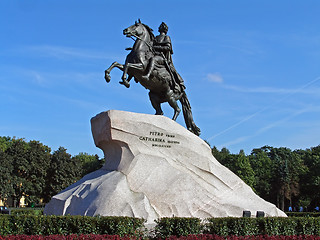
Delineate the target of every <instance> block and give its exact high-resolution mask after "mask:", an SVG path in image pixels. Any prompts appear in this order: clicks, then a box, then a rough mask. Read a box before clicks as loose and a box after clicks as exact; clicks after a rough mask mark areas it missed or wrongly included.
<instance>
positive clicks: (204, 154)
mask: <svg viewBox="0 0 320 240" xmlns="http://www.w3.org/2000/svg"><path fill="white" fill-rule="evenodd" d="M91 127H92V134H93V138H94V141H95V144H96V146H97V147H99V148H101V149H102V150H103V152H104V154H105V160H106V162H105V164H104V166H103V167H102V168H101V169H100V170H98V171H95V172H93V173H90V174H88V175H86V176H85V177H84V178H83V179H81V180H80V181H78V182H76V183H75V184H73V185H71V186H69V187H68V188H67V189H65V190H64V191H62V192H61V193H59V194H57V195H56V196H54V197H53V198H52V200H51V201H50V202H49V203H48V204H47V205H46V207H45V214H55V215H66V214H70V215H87V216H95V215H102V216H133V217H142V218H145V219H147V222H148V223H152V222H153V220H154V219H157V218H160V217H172V216H177V217H198V218H207V217H227V216H233V217H241V216H242V213H243V211H244V210H249V211H251V213H252V214H253V215H255V214H256V212H257V211H264V212H265V214H266V216H284V217H285V216H286V215H285V214H284V213H283V212H282V211H280V210H279V209H278V208H276V207H275V206H274V205H273V204H271V203H269V202H266V201H265V200H263V199H262V198H260V197H259V196H257V195H256V194H255V193H254V192H253V191H252V189H251V188H250V187H249V186H247V185H246V184H245V183H244V182H243V181H242V180H241V179H240V178H239V177H237V176H236V175H235V174H234V173H232V172H231V171H230V170H229V169H227V168H226V167H224V166H222V165H221V164H220V163H219V162H218V161H217V160H216V159H215V158H214V157H213V156H212V154H211V149H210V147H209V146H208V145H207V144H206V143H205V142H204V141H203V140H202V139H200V138H199V137H197V136H196V135H194V134H193V133H191V132H189V131H188V130H186V129H185V128H184V127H182V126H181V125H179V124H178V123H176V122H174V121H172V120H171V119H169V118H167V117H164V116H156V115H148V114H137V113H130V112H122V111H116V110H110V111H108V112H102V113H100V114H98V115H97V116H96V117H94V118H92V119H91Z"/></svg>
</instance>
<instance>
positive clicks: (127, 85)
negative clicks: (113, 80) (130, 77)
mask: <svg viewBox="0 0 320 240" xmlns="http://www.w3.org/2000/svg"><path fill="white" fill-rule="evenodd" d="M119 83H120V84H122V85H124V86H126V88H129V87H130V83H129V82H128V81H122V82H121V81H120V82H119Z"/></svg>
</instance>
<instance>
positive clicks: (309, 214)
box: [286, 212, 320, 217]
mask: <svg viewBox="0 0 320 240" xmlns="http://www.w3.org/2000/svg"><path fill="white" fill-rule="evenodd" d="M286 214H287V216H288V217H320V212H286Z"/></svg>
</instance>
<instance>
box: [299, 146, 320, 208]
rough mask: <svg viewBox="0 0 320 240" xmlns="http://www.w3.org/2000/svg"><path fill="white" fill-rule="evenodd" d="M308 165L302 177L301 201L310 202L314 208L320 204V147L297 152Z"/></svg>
mask: <svg viewBox="0 0 320 240" xmlns="http://www.w3.org/2000/svg"><path fill="white" fill-rule="evenodd" d="M296 153H297V154H299V155H300V156H301V158H302V159H303V161H304V164H305V165H306V171H305V172H304V174H303V175H302V176H301V179H302V181H301V185H302V186H301V196H300V198H301V199H300V200H301V201H306V202H308V201H309V202H310V203H311V206H312V208H314V207H315V206H319V202H320V174H319V173H320V145H318V146H317V147H312V148H310V149H306V150H297V151H296Z"/></svg>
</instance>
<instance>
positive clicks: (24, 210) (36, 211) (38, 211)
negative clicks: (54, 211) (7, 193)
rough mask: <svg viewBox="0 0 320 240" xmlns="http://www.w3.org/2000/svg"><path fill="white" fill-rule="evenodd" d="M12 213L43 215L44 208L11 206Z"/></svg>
mask: <svg viewBox="0 0 320 240" xmlns="http://www.w3.org/2000/svg"><path fill="white" fill-rule="evenodd" d="M11 215H16V216H18V215H38V216H40V215H43V208H11Z"/></svg>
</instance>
